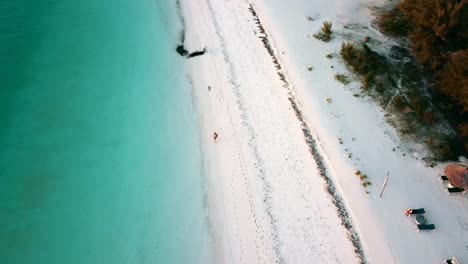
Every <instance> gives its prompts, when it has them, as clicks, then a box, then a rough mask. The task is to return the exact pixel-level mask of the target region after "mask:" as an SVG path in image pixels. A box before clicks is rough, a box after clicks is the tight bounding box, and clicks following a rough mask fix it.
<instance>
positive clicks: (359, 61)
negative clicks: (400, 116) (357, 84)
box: [340, 42, 388, 91]
mask: <svg viewBox="0 0 468 264" xmlns="http://www.w3.org/2000/svg"><path fill="white" fill-rule="evenodd" d="M340 55H341V57H342V58H343V60H344V61H345V62H346V64H347V65H348V66H350V67H351V69H352V70H353V72H355V73H357V74H358V75H360V76H361V78H362V84H363V89H364V90H368V89H369V88H370V87H371V86H372V85H373V84H374V82H375V79H376V76H378V75H379V74H381V73H383V72H386V71H387V70H388V67H386V62H385V59H384V58H383V57H381V56H380V55H378V54H377V53H376V52H374V51H372V50H371V49H370V48H369V46H367V44H365V43H363V44H362V48H360V49H359V48H357V47H356V46H355V45H353V44H352V43H349V42H348V43H343V44H342V45H341V51H340ZM382 89H383V88H381V89H380V91H383V90H382Z"/></svg>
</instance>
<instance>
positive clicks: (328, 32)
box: [313, 21, 333, 42]
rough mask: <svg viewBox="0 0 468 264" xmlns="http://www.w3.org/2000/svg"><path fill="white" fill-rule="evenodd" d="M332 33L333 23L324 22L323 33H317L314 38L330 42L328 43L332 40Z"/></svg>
mask: <svg viewBox="0 0 468 264" xmlns="http://www.w3.org/2000/svg"><path fill="white" fill-rule="evenodd" d="M332 33H333V31H332V23H331V22H329V21H324V22H323V25H322V28H321V31H320V32H319V33H317V34H314V35H313V36H314V38H316V39H319V40H322V41H325V42H328V41H330V40H331V36H332Z"/></svg>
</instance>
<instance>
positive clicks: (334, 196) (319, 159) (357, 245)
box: [249, 4, 366, 263]
mask: <svg viewBox="0 0 468 264" xmlns="http://www.w3.org/2000/svg"><path fill="white" fill-rule="evenodd" d="M249 10H250V12H251V14H252V16H253V18H254V20H255V23H256V24H257V26H258V29H259V30H260V33H262V34H263V36H260V37H259V38H260V39H261V41H262V42H263V44H264V47H265V49H266V50H267V51H268V53H269V54H270V56H271V58H272V61H273V64H274V66H275V67H276V69H277V73H278V76H279V78H280V79H281V81H282V82H283V83H284V85H283V87H284V88H285V89H287V91H288V94H289V98H288V100H289V101H290V103H291V106H292V108H293V109H294V112H295V114H296V117H297V119H298V120H299V122H300V123H301V129H302V132H303V135H304V139H305V141H306V143H307V145H308V147H309V151H310V154H311V155H312V158H313V159H314V161H315V163H316V165H317V168H318V171H319V175H320V177H321V178H322V179H323V180H325V182H326V185H325V187H326V190H327V192H328V194H329V195H330V197H331V200H332V202H333V204H334V205H335V207H336V210H337V213H338V216H339V218H340V220H341V223H342V225H343V226H344V227H345V228H346V230H347V233H348V238H349V240H350V241H351V243H352V245H353V247H354V253H355V254H356V257H357V258H358V259H359V262H360V263H366V258H365V255H364V250H363V247H362V243H361V240H360V238H359V234H358V233H357V231H356V230H355V228H354V225H353V223H352V219H351V217H350V216H349V213H348V210H347V209H346V206H345V204H344V201H343V198H342V197H341V195H340V194H339V193H338V192H337V190H336V187H335V184H334V183H333V180H332V179H331V177H330V176H329V173H328V170H327V168H326V165H325V162H324V158H323V156H322V154H321V153H320V150H319V147H318V144H317V139H315V138H314V135H313V133H312V132H311V129H310V127H309V125H308V124H307V122H306V121H305V119H304V117H303V115H302V111H301V109H300V108H299V104H298V102H297V100H296V97H295V96H294V93H293V88H292V85H291V84H290V83H289V81H288V80H287V78H286V75H285V73H284V72H283V71H282V66H281V64H280V63H279V61H278V58H277V57H276V55H275V51H274V49H273V46H272V44H271V41H270V40H269V38H268V34H267V33H266V30H265V28H264V26H263V25H262V23H261V21H260V18H259V17H258V14H257V12H256V11H255V9H254V8H253V5H252V4H249Z"/></svg>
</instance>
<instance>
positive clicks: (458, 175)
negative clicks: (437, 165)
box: [445, 164, 468, 190]
mask: <svg viewBox="0 0 468 264" xmlns="http://www.w3.org/2000/svg"><path fill="white" fill-rule="evenodd" d="M445 176H447V178H448V180H449V182H450V184H451V185H452V186H454V187H458V188H463V189H465V190H467V189H468V168H467V167H466V166H463V165H458V164H449V165H447V167H446V168H445Z"/></svg>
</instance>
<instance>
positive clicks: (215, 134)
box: [213, 132, 218, 143]
mask: <svg viewBox="0 0 468 264" xmlns="http://www.w3.org/2000/svg"><path fill="white" fill-rule="evenodd" d="M213 139H214V142H215V143H216V139H218V133H216V132H214V133H213Z"/></svg>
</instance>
